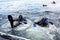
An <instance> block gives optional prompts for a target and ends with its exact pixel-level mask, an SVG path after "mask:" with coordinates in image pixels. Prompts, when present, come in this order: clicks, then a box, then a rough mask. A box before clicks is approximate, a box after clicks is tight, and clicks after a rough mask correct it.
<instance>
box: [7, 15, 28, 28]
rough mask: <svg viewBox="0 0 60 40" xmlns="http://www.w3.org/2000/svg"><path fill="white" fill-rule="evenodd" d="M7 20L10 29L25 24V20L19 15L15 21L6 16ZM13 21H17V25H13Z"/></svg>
mask: <svg viewBox="0 0 60 40" xmlns="http://www.w3.org/2000/svg"><path fill="white" fill-rule="evenodd" d="M8 20H9V22H10V25H11V27H12V28H14V27H17V26H19V25H20V24H27V20H26V19H24V18H23V16H22V15H19V17H18V18H17V19H13V17H12V16H11V15H8ZM14 21H17V22H18V23H16V24H15V25H14Z"/></svg>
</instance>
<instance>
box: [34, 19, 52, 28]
mask: <svg viewBox="0 0 60 40" xmlns="http://www.w3.org/2000/svg"><path fill="white" fill-rule="evenodd" d="M48 23H50V24H52V25H53V23H52V22H49V20H48V18H42V19H41V20H40V21H38V22H35V24H38V25H40V26H42V27H45V26H47V25H48Z"/></svg>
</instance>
